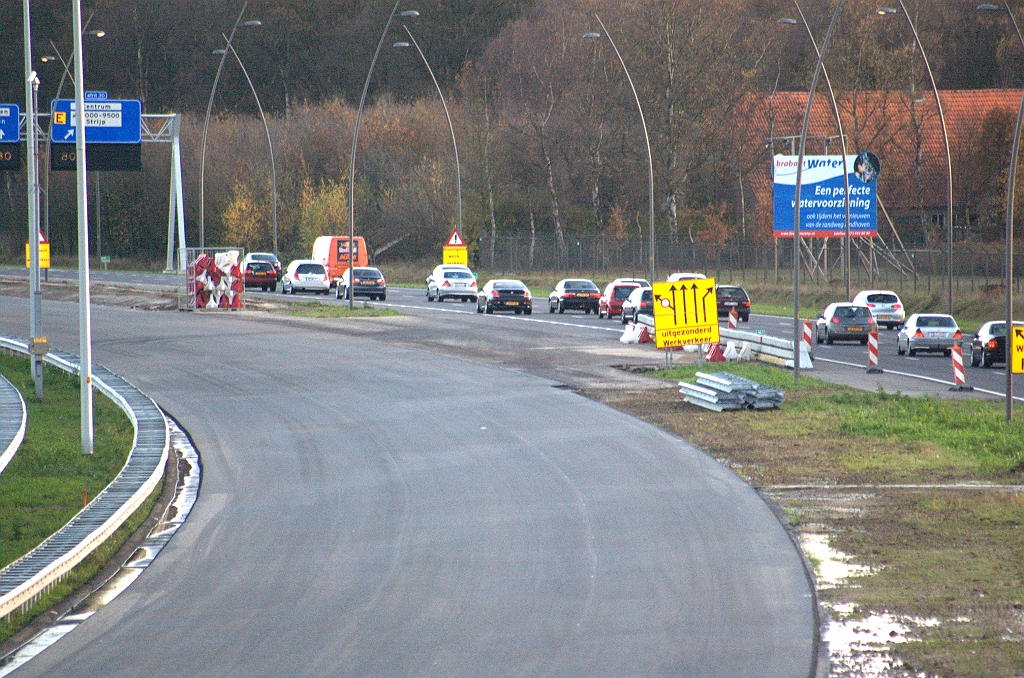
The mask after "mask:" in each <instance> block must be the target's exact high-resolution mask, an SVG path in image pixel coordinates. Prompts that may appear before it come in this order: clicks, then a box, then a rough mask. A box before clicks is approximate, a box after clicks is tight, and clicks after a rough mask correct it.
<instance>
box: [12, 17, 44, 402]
mask: <svg viewBox="0 0 1024 678" xmlns="http://www.w3.org/2000/svg"><path fill="white" fill-rule="evenodd" d="M24 12H25V17H24V19H25V20H24V24H25V132H26V136H27V139H26V144H25V145H26V149H25V161H26V163H27V165H28V167H27V170H28V171H27V172H26V174H27V175H28V193H27V195H28V249H29V268H28V317H29V323H28V324H29V328H28V333H29V336H30V337H32V338H35V337H36V336H38V334H39V315H40V311H41V310H42V305H41V304H40V297H39V163H38V162H37V160H36V154H37V153H38V152H39V144H38V142H37V140H36V109H35V98H36V92H37V91H38V87H39V78H37V77H36V72H35V71H34V70H32V19H31V16H30V11H29V0H25V1H24ZM15 125H17V121H15ZM32 381H33V382H34V383H35V390H36V396H37V397H41V396H42V385H43V364H42V362H41V361H40V360H37V359H36V357H35V356H33V357H32Z"/></svg>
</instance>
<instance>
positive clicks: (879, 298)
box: [867, 294, 899, 304]
mask: <svg viewBox="0 0 1024 678" xmlns="http://www.w3.org/2000/svg"><path fill="white" fill-rule="evenodd" d="M867 300H868V302H869V303H872V304H895V303H898V302H899V297H897V296H896V295H895V294H869V295H868V297H867Z"/></svg>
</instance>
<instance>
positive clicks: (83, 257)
mask: <svg viewBox="0 0 1024 678" xmlns="http://www.w3.org/2000/svg"><path fill="white" fill-rule="evenodd" d="M71 7H72V15H73V18H72V28H73V34H74V39H75V50H74V61H75V109H74V110H75V112H76V113H77V115H75V155H76V160H77V169H78V173H77V180H78V181H77V183H78V346H79V349H78V350H79V383H80V388H81V404H82V413H81V415H82V416H81V423H82V454H92V451H93V418H92V317H91V309H90V305H89V301H90V290H89V211H88V192H87V186H86V163H85V72H84V68H83V63H84V58H83V56H82V3H81V0H73V1H72V5H71Z"/></svg>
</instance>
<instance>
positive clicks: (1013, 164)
mask: <svg viewBox="0 0 1024 678" xmlns="http://www.w3.org/2000/svg"><path fill="white" fill-rule="evenodd" d="M1003 6H1004V7H1005V8H1006V13H1007V15H1009V17H1010V21H1011V22H1012V23H1013V30H1014V31H1015V32H1016V33H1017V39H1018V40H1019V41H1020V46H1021V47H1022V48H1024V36H1022V35H1021V32H1020V26H1018V25H1017V18H1016V17H1015V16H1014V15H1013V10H1011V9H1010V5H1009V4H1007V3H1006V0H1003ZM978 9H979V10H981V11H983V12H998V11H999V9H1000V8H999V7H998V6H997V5H988V4H986V5H979V6H978ZM1022 119H1024V95H1022V96H1021V100H1020V106H1018V107H1017V124H1016V126H1015V127H1014V128H1013V149H1012V150H1011V151H1010V174H1009V177H1008V178H1007V184H1006V264H1005V266H1006V281H1005V283H1004V284H1005V285H1006V421H1012V420H1013V369H1012V368H1011V366H1010V359H1011V358H1012V357H1013V351H1012V350H1011V340H1012V336H1013V201H1014V193H1015V192H1016V188H1017V186H1016V184H1017V153H1018V151H1019V150H1020V128H1021V120H1022Z"/></svg>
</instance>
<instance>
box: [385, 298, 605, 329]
mask: <svg viewBox="0 0 1024 678" xmlns="http://www.w3.org/2000/svg"><path fill="white" fill-rule="evenodd" d="M377 305H379V306H390V307H392V308H415V309H417V310H420V311H435V312H439V313H459V314H462V315H484V314H483V313H480V314H477V312H476V311H456V310H455V309H453V308H439V307H437V306H413V305H411V304H390V303H380V302H377ZM487 315H491V314H487ZM491 317H492V318H502V319H504V320H521V321H523V322H531V323H542V324H544V325H562V326H563V327H579V328H581V329H584V330H601V331H602V332H618V333H619V334H622V330H621V329H618V328H615V327H594V326H593V325H578V324H576V323H567V322H560V321H557V320H541V319H540V318H532V317H525V316H516V315H491Z"/></svg>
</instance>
